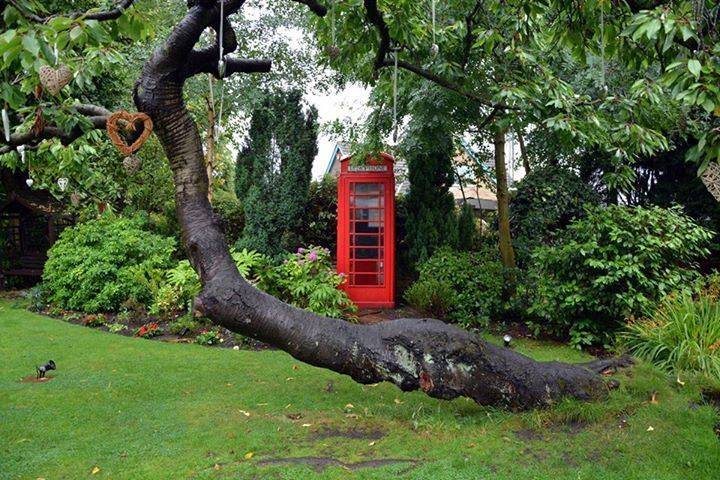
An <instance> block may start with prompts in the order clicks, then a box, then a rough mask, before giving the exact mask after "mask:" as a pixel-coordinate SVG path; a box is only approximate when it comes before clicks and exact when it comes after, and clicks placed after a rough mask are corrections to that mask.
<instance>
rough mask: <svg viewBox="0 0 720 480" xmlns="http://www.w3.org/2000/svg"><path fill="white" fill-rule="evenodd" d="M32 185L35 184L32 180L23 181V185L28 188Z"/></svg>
mask: <svg viewBox="0 0 720 480" xmlns="http://www.w3.org/2000/svg"><path fill="white" fill-rule="evenodd" d="M34 183H35V180H33V179H32V178H28V179H27V180H25V184H26V185H27V186H28V187H32V186H33V184H34Z"/></svg>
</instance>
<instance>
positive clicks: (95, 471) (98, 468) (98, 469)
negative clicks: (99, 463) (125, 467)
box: [90, 467, 100, 475]
mask: <svg viewBox="0 0 720 480" xmlns="http://www.w3.org/2000/svg"><path fill="white" fill-rule="evenodd" d="M99 471H100V467H93V469H92V471H91V472H90V473H91V474H93V475H95V474H96V473H98V472H99Z"/></svg>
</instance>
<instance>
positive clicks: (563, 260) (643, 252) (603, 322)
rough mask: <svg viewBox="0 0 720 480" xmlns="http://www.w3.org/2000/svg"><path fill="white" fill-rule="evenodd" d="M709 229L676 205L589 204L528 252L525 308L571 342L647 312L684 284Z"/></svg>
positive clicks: (598, 335)
mask: <svg viewBox="0 0 720 480" xmlns="http://www.w3.org/2000/svg"><path fill="white" fill-rule="evenodd" d="M712 236H713V233H712V232H710V231H708V230H706V229H704V228H702V227H700V226H698V225H696V224H695V223H693V221H692V220H691V219H690V218H689V217H687V216H686V215H684V214H683V213H682V210H681V209H679V208H670V209H663V208H659V207H651V208H640V207H635V208H633V207H622V206H611V207H607V208H594V209H589V210H588V212H587V217H586V218H583V219H581V220H578V221H576V222H574V223H572V224H571V225H570V226H569V227H568V228H567V230H566V231H565V232H564V233H563V236H562V240H561V241H560V243H559V244H558V245H557V246H554V247H544V248H540V249H538V250H537V251H536V252H535V253H534V255H533V261H534V263H535V272H534V276H535V278H536V280H537V297H536V299H535V302H534V304H533V305H532V307H531V308H530V311H531V313H534V314H537V315H538V316H539V317H540V318H541V319H542V321H543V324H542V327H543V328H545V329H547V330H549V331H551V332H554V333H558V334H566V333H569V334H570V336H571V342H572V343H573V344H574V345H576V346H580V345H583V344H590V343H594V342H597V341H600V340H604V337H605V336H606V335H607V334H608V333H610V332H613V331H615V330H616V329H617V328H618V327H619V326H621V325H622V321H623V320H624V319H626V318H629V317H631V316H634V317H643V316H648V315H650V314H652V312H653V309H654V307H655V305H656V304H657V302H658V301H660V300H662V299H663V298H664V297H665V296H666V295H668V294H670V293H671V292H675V291H685V292H689V291H690V290H691V289H692V286H693V282H694V281H696V280H697V278H698V277H699V274H698V273H697V271H696V270H695V268H696V266H697V261H698V260H699V259H701V258H702V257H704V256H706V255H707V254H708V250H707V248H706V246H707V244H708V242H709V241H710V239H711V238H712Z"/></svg>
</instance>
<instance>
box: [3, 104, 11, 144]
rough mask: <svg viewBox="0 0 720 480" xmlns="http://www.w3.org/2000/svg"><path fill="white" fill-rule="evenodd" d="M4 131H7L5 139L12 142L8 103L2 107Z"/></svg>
mask: <svg viewBox="0 0 720 480" xmlns="http://www.w3.org/2000/svg"><path fill="white" fill-rule="evenodd" d="M2 122H3V131H4V132H5V141H6V142H8V143H9V142H10V116H9V115H8V111H7V105H6V106H5V107H3V109H2Z"/></svg>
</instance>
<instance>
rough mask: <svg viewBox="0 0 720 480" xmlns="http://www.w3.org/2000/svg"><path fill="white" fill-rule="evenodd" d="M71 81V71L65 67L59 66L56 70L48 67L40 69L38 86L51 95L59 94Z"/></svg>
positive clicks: (44, 66)
mask: <svg viewBox="0 0 720 480" xmlns="http://www.w3.org/2000/svg"><path fill="white" fill-rule="evenodd" d="M72 79H73V73H72V70H70V68H69V67H68V66H67V65H60V66H59V67H58V68H57V69H54V68H53V67H51V66H49V65H43V66H42V67H40V84H41V85H42V86H43V88H44V89H45V90H47V91H48V92H50V93H51V94H52V95H57V94H58V93H60V90H62V89H63V88H64V87H65V85H67V84H68V83H70V81H71V80H72Z"/></svg>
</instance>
